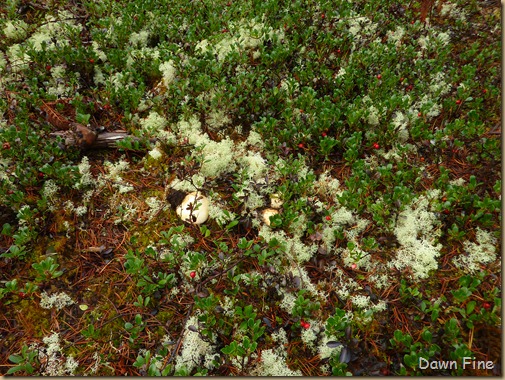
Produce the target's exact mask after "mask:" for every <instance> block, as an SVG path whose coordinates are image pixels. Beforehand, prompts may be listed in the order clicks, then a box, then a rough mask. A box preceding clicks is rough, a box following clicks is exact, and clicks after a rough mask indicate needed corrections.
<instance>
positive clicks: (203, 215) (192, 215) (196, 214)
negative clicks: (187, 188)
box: [175, 191, 209, 224]
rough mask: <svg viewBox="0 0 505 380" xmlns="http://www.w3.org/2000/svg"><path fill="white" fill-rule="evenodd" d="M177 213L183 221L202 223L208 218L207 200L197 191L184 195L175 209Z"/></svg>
mask: <svg viewBox="0 0 505 380" xmlns="http://www.w3.org/2000/svg"><path fill="white" fill-rule="evenodd" d="M175 212H176V213H177V215H178V216H179V217H180V218H181V219H182V220H184V221H185V222H188V223H191V224H202V223H205V221H206V220H207V219H208V218H209V200H208V199H207V197H205V196H203V195H202V194H200V193H199V192H197V191H194V192H192V193H189V194H188V195H186V197H185V198H184V200H183V201H182V203H181V204H180V205H179V206H177V208H176V209H175Z"/></svg>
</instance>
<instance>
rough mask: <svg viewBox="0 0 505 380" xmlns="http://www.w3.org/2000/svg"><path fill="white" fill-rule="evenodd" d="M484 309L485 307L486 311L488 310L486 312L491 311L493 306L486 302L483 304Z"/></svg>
mask: <svg viewBox="0 0 505 380" xmlns="http://www.w3.org/2000/svg"><path fill="white" fill-rule="evenodd" d="M482 307H483V308H484V309H486V310H489V309H491V304H490V303H489V302H484V303H483V304H482Z"/></svg>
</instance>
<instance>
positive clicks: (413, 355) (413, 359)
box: [389, 330, 441, 375]
mask: <svg viewBox="0 0 505 380" xmlns="http://www.w3.org/2000/svg"><path fill="white" fill-rule="evenodd" d="M420 337H421V339H422V341H421V340H420V341H418V342H414V341H413V339H412V337H411V336H410V335H409V334H407V333H403V332H402V331H401V330H396V331H395V332H394V338H392V339H390V340H389V341H390V343H391V345H392V347H393V348H395V349H397V350H399V351H400V352H404V353H405V355H404V356H403V362H404V363H405V365H406V367H402V368H401V370H400V373H399V374H400V375H407V374H409V373H410V372H409V371H413V372H412V373H418V367H419V362H420V358H424V359H427V360H428V359H430V358H432V357H434V356H435V355H437V354H440V351H441V348H440V346H438V345H437V344H435V343H433V342H432V340H433V334H432V333H431V332H430V331H429V330H424V331H423V332H422V333H421V334H420ZM407 368H408V369H407Z"/></svg>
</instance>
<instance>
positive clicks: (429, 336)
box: [421, 330, 433, 343]
mask: <svg viewBox="0 0 505 380" xmlns="http://www.w3.org/2000/svg"><path fill="white" fill-rule="evenodd" d="M421 336H422V338H423V339H424V340H425V341H426V342H428V343H431V340H432V339H433V334H432V333H431V332H430V331H429V330H425V331H423V333H422V334H421Z"/></svg>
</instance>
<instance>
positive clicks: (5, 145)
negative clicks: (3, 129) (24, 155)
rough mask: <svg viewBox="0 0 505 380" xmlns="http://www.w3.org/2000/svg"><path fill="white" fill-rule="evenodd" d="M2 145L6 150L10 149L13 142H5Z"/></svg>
mask: <svg viewBox="0 0 505 380" xmlns="http://www.w3.org/2000/svg"><path fill="white" fill-rule="evenodd" d="M2 147H3V148H4V149H5V150H8V149H10V148H11V144H9V143H8V142H4V143H3V145H2Z"/></svg>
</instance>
